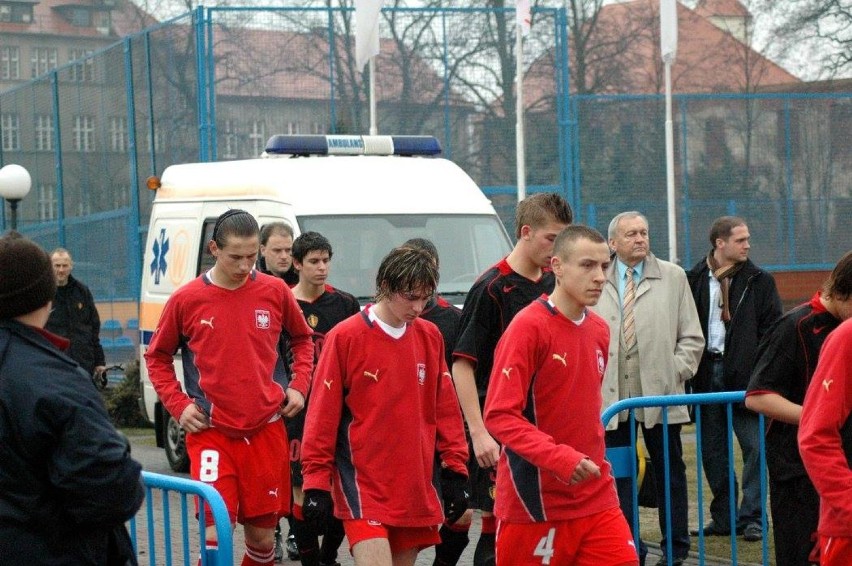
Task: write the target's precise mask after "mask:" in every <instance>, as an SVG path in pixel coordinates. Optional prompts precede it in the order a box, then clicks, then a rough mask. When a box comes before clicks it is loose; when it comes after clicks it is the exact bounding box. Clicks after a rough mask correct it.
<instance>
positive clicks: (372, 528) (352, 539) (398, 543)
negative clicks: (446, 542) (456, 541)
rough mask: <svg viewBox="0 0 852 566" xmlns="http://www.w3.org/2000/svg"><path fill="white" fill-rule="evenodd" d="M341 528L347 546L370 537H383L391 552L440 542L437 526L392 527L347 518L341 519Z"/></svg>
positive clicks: (424, 546) (425, 546) (376, 522)
mask: <svg viewBox="0 0 852 566" xmlns="http://www.w3.org/2000/svg"><path fill="white" fill-rule="evenodd" d="M343 530H344V531H346V538H347V539H349V548H350V549H351V548H354V547H355V545H356V544H358V543H359V542H362V541H365V540H368V539H372V538H385V539H388V542H389V543H390V549H391V554H398V553H400V552H403V551H405V550H409V549H412V548H416V549H417V550H423V549H424V548H427V547H429V546H432V545H435V544H438V543H439V542H441V535H439V534H438V526H437V525H435V526H434V527H392V526H390V525H384V524H382V523H380V522H378V521H370V520H367V519H348V520H344V521H343Z"/></svg>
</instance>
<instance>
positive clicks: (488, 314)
mask: <svg viewBox="0 0 852 566" xmlns="http://www.w3.org/2000/svg"><path fill="white" fill-rule="evenodd" d="M572 219H573V214H572V212H571V207H570V206H569V205H568V203H567V202H565V199H564V198H562V197H561V196H560V195H558V194H556V193H537V194H534V195H532V196H529V197H527V198H525V199H524V200H522V201H521V202H519V203H518V206H517V208H516V210H515V226H516V228H515V236H516V237H517V239H518V241H517V242H516V243H515V247H514V248H513V249H512V251H511V252H510V253H509V255H508V256H506V257H505V258H503V259H502V260H500V262H498V263H497V264H496V265H494V266H493V267H491V268H490V269H488V270H487V271H486V272H485V273H483V274H482V275H481V276H480V277H479V279H478V280H477V281H476V283H474V284H473V287H471V289H470V292H469V293H468V295H467V298H466V299H465V302H464V308H463V309H462V319H461V322H460V323H459V324H460V326H459V336H458V341H457V342H456V348H455V351H454V352H453V360H454V361H453V367H452V371H453V381H454V383H455V386H456V391H457V392H458V396H459V403H460V404H461V408H462V412H463V413H464V418H465V421H466V422H467V427H468V432H469V435H470V437H469V441H470V462H469V464H468V467H469V470H470V480H471V490H472V497H471V507H472V508H474V509H480V510H481V511H482V531H481V534H480V536H479V542H478V543H477V545H476V551H475V552H474V555H473V564H474V566H491V565H493V564H494V532H495V530H496V525H495V521H494V515H493V509H494V493H495V492H494V466H496V464H497V458H498V456H499V453H500V447H499V446H498V445H497V443H496V442H495V441H494V439H493V438H492V437H491V435H489V434H488V431H487V430H485V426H484V425H483V423H482V407H483V406H484V404H485V392H486V391H487V389H488V379H489V376H490V375H491V368H492V361H493V359H494V348H496V347H497V341H498V340H499V339H500V336H501V335H502V334H503V332H504V331H505V330H506V327H507V326H508V325H509V323H510V322H511V321H512V318H514V316H515V315H516V314H517V313H518V311H520V310H521V309H522V308H524V307H525V306H527V305H528V304H530V303H531V302H532V301H534V300H535V299H536V298H537V297H540V296H541V295H542V294H543V293H549V292H550V291H552V290H553V284H554V279H553V274H552V273H551V272H550V257H551V255H552V254H553V242H554V240H555V239H556V235H557V234H559V232H560V231H561V230H562V229H563V228H565V226H567V225H568V224H570V223H571V220H572ZM470 516H471V515H470V514H468V515H466V516H465V517H462V519H461V520H460V521H458V523H457V525H459V524H465V523H467V524H469V523H470Z"/></svg>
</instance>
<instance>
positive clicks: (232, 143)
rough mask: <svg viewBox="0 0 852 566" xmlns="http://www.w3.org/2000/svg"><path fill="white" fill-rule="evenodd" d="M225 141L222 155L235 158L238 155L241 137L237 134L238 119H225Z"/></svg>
mask: <svg viewBox="0 0 852 566" xmlns="http://www.w3.org/2000/svg"><path fill="white" fill-rule="evenodd" d="M224 141H225V143H224V144H223V145H224V147H223V148H222V157H224V158H226V159H233V158H235V157H236V156H237V148H238V146H239V139H238V136H237V121H236V120H226V121H225V138H224Z"/></svg>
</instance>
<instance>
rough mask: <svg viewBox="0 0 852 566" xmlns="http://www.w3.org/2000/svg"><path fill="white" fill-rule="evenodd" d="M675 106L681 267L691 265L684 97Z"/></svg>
mask: <svg viewBox="0 0 852 566" xmlns="http://www.w3.org/2000/svg"><path fill="white" fill-rule="evenodd" d="M677 104H678V107H679V108H680V132H681V133H680V163H681V165H680V175H681V181H680V183H681V186H682V187H683V212H682V213H681V218H683V239H684V245H683V262H682V264H681V265H687V266H688V265H692V221H691V219H690V217H689V214H690V212H691V208H692V207H691V203H690V201H689V144H688V143H686V140H687V139H689V138H688V137H687V136H688V133H689V132H688V127H687V125H686V116H687V112H686V109H687V106H688V102H687V99H686V97H681V96H678V97H677Z"/></svg>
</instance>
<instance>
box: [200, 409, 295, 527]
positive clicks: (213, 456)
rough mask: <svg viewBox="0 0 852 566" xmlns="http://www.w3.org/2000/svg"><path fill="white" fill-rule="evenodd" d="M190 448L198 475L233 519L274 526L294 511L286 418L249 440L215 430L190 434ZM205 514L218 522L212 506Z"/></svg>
mask: <svg viewBox="0 0 852 566" xmlns="http://www.w3.org/2000/svg"><path fill="white" fill-rule="evenodd" d="M186 451H187V453H188V454H189V461H190V475H191V476H192V479H195V480H199V481H202V482H204V483H207V484H210V485H212V486H213V487H215V488H216V490H217V491H218V492H219V494H220V495H221V496H222V499H224V500H225V506H227V508H228V514H229V515H230V516H231V523H233V522H235V521H239V522H240V523H250V524H253V525H256V526H258V527H267V526H269V527H274V526H275V523H276V521H277V519H278V517H280V516H284V515H286V514H287V513H289V511H290V474H289V471H290V470H289V466H288V462H287V432H286V431H285V430H284V422H283V421H282V420H281V419H279V420H277V421H275V422H271V423H269V424H267V425H266V426H265V427H263V428H262V429H260V431H258V432H257V433H255V434H253V435H252V436H250V437H248V438H233V437H229V436H225V435H224V434H222V433H221V432H219V431H218V430H216V429H215V428H209V429H207V430H203V431H201V432H196V433H191V434H187V435H186ZM197 510H198V502H197V501H196V511H197ZM205 516H206V521H207V523H206V524H207V525H212V524H213V517H212V514H211V513H210V510H209V509H206V508H205Z"/></svg>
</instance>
